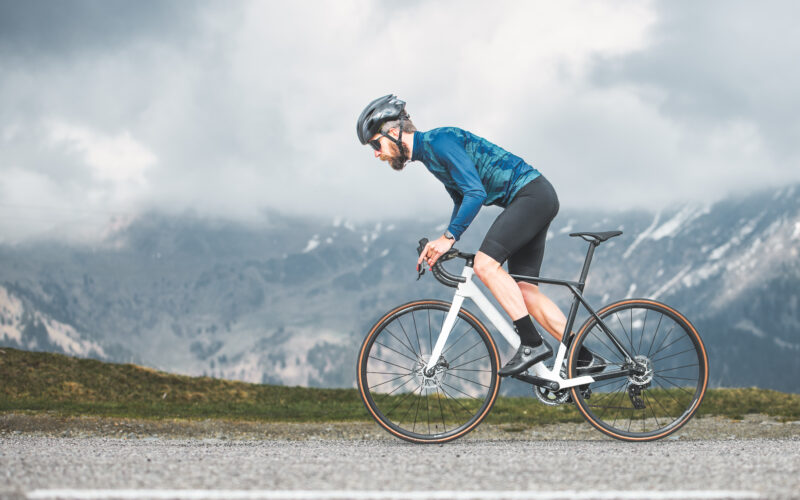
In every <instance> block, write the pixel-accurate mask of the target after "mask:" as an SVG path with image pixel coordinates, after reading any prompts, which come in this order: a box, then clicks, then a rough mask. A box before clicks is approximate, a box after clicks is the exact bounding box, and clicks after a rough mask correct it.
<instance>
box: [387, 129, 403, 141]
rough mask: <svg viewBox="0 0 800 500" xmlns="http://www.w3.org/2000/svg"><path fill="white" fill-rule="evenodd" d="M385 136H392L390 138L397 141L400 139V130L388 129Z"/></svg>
mask: <svg viewBox="0 0 800 500" xmlns="http://www.w3.org/2000/svg"><path fill="white" fill-rule="evenodd" d="M387 134H389V135H391V136H392V137H394V138H395V139H398V138H400V129H399V128H397V127H395V128H390V129H389V132H387Z"/></svg>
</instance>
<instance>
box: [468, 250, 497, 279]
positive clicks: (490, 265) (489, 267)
mask: <svg viewBox="0 0 800 500" xmlns="http://www.w3.org/2000/svg"><path fill="white" fill-rule="evenodd" d="M472 268H473V269H474V270H475V274H477V275H478V278H480V280H481V281H483V282H484V283H486V280H487V279H489V278H491V276H492V275H493V274H494V273H495V272H496V271H497V269H499V268H500V263H499V262H497V261H496V260H494V259H493V258H491V257H489V256H488V255H486V254H485V253H483V252H478V254H477V255H475V262H474V263H473V266H472Z"/></svg>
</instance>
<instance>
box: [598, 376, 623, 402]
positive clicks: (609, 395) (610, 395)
mask: <svg viewBox="0 0 800 500" xmlns="http://www.w3.org/2000/svg"><path fill="white" fill-rule="evenodd" d="M614 382H617V386H616V387H614V390H612V391H609V392H606V393H603V394H601V395H600V396H599V399H598V398H595V402H596V403H599V402H601V401H605V400H607V399H613V398H614V397H616V394H617V393H618V392H619V390H620V389H623V388H624V387H625V385H627V383H628V380H627V379H626V380H623V381H622V383H621V384H620V383H619V380H615V381H614Z"/></svg>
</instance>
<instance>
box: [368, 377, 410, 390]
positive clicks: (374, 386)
mask: <svg viewBox="0 0 800 500" xmlns="http://www.w3.org/2000/svg"><path fill="white" fill-rule="evenodd" d="M410 376H411V374H410V373H407V374H405V375H400V376H399V377H395V378H393V379H391V380H387V381H386V382H381V383H380V384H377V385H371V386H369V389H370V390H372V389H374V388H376V387H380V386H382V385H383V384H388V383H389V382H394V381H395V380H397V379H399V378H403V377H410Z"/></svg>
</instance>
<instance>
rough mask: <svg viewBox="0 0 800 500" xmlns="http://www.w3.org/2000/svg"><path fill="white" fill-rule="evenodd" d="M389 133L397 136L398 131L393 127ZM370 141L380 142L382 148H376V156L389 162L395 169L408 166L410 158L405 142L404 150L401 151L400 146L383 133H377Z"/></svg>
mask: <svg viewBox="0 0 800 500" xmlns="http://www.w3.org/2000/svg"><path fill="white" fill-rule="evenodd" d="M389 135H391V136H392V137H394V138H397V131H396V130H395V129H392V130H390V131H389ZM373 141H377V142H373ZM370 142H371V143H373V144H380V146H381V148H380V150H377V149H376V150H375V157H376V158H380V159H381V161H385V162H388V163H389V165H390V166H391V167H392V168H393V169H395V170H403V167H405V166H406V162H408V160H409V154H408V153H409V151H408V147H407V146H406V145H405V144H402V146H403V151H402V152H401V151H400V148H399V147H397V144H395V143H394V142H392V141H390V140H389V138H387V137H385V136H383V135H381V134H375V136H374V137H373V138H372V141H370ZM373 149H374V148H373Z"/></svg>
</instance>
